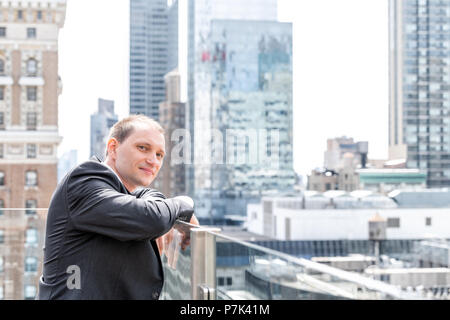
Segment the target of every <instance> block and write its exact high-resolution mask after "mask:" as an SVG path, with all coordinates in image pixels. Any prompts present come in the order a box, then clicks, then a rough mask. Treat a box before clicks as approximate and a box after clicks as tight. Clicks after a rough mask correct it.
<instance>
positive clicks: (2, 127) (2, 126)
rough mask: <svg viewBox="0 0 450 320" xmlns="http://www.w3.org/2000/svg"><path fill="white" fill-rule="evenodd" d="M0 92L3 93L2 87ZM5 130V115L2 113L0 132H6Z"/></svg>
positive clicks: (0, 116) (0, 115)
mask: <svg viewBox="0 0 450 320" xmlns="http://www.w3.org/2000/svg"><path fill="white" fill-rule="evenodd" d="M0 92H1V87H0ZM4 129H5V113H4V112H0V130H4Z"/></svg>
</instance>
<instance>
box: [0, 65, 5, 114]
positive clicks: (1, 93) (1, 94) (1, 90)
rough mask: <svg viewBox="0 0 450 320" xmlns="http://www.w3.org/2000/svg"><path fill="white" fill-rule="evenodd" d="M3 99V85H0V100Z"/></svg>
mask: <svg viewBox="0 0 450 320" xmlns="http://www.w3.org/2000/svg"><path fill="white" fill-rule="evenodd" d="M0 61H1V60H0ZM0 64H1V63H0ZM3 100H5V87H4V86H0V101H3ZM2 113H3V112H2Z"/></svg>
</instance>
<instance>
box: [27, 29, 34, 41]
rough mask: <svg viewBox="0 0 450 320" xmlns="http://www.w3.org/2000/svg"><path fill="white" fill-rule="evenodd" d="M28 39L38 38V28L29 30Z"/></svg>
mask: <svg viewBox="0 0 450 320" xmlns="http://www.w3.org/2000/svg"><path fill="white" fill-rule="evenodd" d="M27 38H28V39H34V38H36V28H27Z"/></svg>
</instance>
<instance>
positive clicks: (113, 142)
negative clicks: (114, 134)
mask: <svg viewBox="0 0 450 320" xmlns="http://www.w3.org/2000/svg"><path fill="white" fill-rule="evenodd" d="M118 146H119V142H118V141H117V139H116V138H111V139H109V140H108V142H107V144H106V150H107V151H108V156H110V157H112V158H113V159H116V148H117V147H118Z"/></svg>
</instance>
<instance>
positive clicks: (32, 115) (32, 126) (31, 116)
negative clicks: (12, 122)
mask: <svg viewBox="0 0 450 320" xmlns="http://www.w3.org/2000/svg"><path fill="white" fill-rule="evenodd" d="M36 126H37V114H36V112H28V113H27V130H36Z"/></svg>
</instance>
